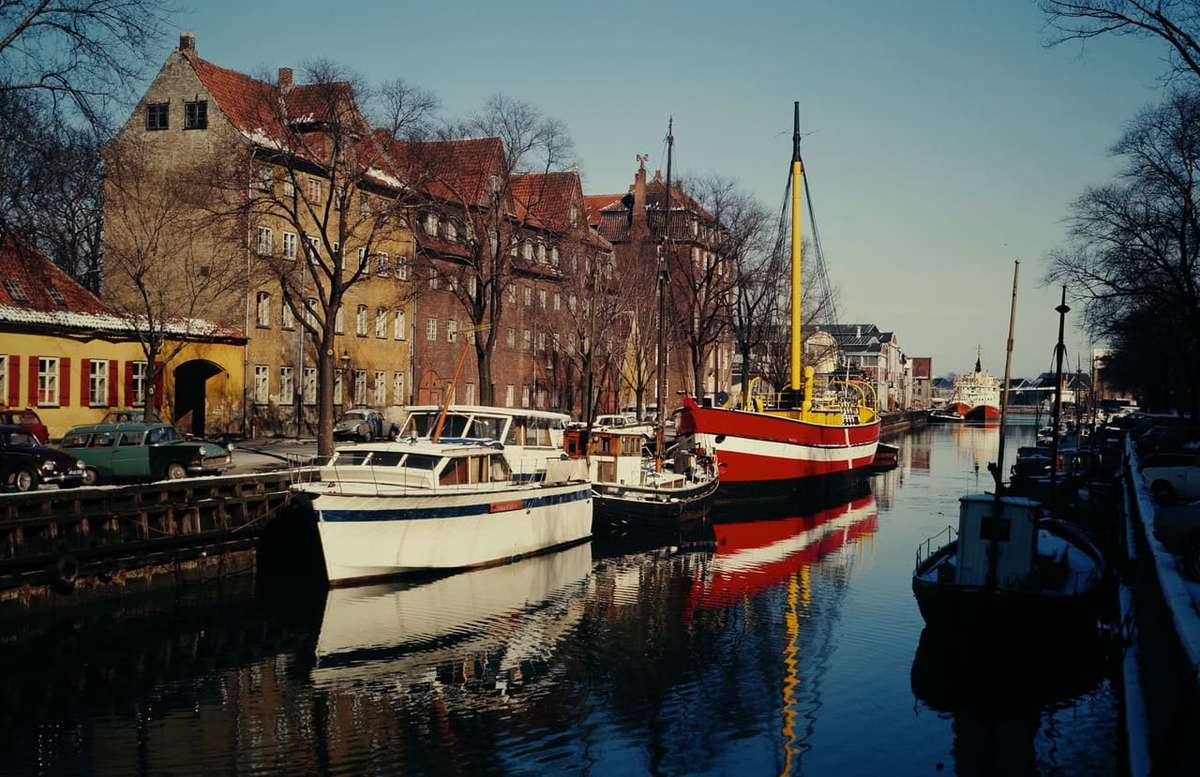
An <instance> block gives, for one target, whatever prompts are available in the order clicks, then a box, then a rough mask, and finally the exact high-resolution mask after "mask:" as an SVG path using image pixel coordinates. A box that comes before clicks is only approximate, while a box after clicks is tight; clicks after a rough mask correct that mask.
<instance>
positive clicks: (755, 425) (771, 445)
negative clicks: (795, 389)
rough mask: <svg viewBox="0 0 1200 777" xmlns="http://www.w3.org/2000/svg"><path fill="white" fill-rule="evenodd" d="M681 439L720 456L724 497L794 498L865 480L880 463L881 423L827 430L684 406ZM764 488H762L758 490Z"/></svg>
mask: <svg viewBox="0 0 1200 777" xmlns="http://www.w3.org/2000/svg"><path fill="white" fill-rule="evenodd" d="M676 429H677V430H678V432H679V435H680V436H681V438H682V436H683V435H691V436H692V437H693V438H694V444H695V445H696V446H698V447H700V448H703V449H706V450H710V451H715V452H716V458H717V467H718V471H719V477H720V481H721V485H720V492H719V493H720V496H721V497H726V496H732V495H742V496H749V497H751V498H765V497H768V496H778V495H783V496H794V495H796V492H797V491H814V490H815V491H817V492H821V491H825V490H827V489H828V488H830V487H836V486H838V485H839V484H842V483H845V482H848V481H850V480H853V479H854V478H855V477H857V476H861V475H862V473H863V472H865V470H866V468H867V467H869V466H870V464H871V462H873V461H874V460H875V450H876V447H877V446H878V444H879V422H878V421H874V422H872V423H869V424H857V425H849V426H826V425H822V424H815V423H811V422H807V421H799V420H796V419H792V418H787V417H784V416H775V415H770V414H766V413H752V412H747V411H744V410H726V409H724V408H708V407H700V406H699V405H697V404H696V403H695V401H694V400H692V399H690V398H687V399H685V400H684V409H683V412H682V413H681V414H680V416H679V419H678V420H677V421H676ZM760 486H762V487H763V488H759V487H760Z"/></svg>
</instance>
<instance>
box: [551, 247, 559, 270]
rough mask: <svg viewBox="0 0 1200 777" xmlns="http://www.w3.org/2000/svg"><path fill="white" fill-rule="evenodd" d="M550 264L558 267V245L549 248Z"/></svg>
mask: <svg viewBox="0 0 1200 777" xmlns="http://www.w3.org/2000/svg"><path fill="white" fill-rule="evenodd" d="M550 264H552V265H554V266H555V267H558V246H552V247H551V248H550Z"/></svg>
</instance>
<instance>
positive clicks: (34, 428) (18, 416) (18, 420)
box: [0, 408, 50, 445]
mask: <svg viewBox="0 0 1200 777" xmlns="http://www.w3.org/2000/svg"><path fill="white" fill-rule="evenodd" d="M0 424H3V425H6V426H19V427H21V428H22V429H24V430H25V431H27V432H29V433H30V434H32V435H33V436H34V437H36V438H37V439H38V442H40V443H41V444H42V445H45V444H46V443H48V442H50V430H48V429H47V428H46V425H45V424H44V423H42V419H40V418H38V414H37V413H36V412H34V411H33V410H30V409H29V408H26V409H24V410H17V409H16V408H7V409H4V410H0Z"/></svg>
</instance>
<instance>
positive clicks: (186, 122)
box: [183, 100, 208, 129]
mask: <svg viewBox="0 0 1200 777" xmlns="http://www.w3.org/2000/svg"><path fill="white" fill-rule="evenodd" d="M183 128H184V129H207V128H208V100H197V101H196V102H193V103H184V104H183Z"/></svg>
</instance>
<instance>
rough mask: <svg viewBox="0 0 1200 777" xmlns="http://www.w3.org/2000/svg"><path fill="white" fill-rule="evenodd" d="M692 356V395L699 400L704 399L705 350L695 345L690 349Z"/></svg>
mask: <svg viewBox="0 0 1200 777" xmlns="http://www.w3.org/2000/svg"><path fill="white" fill-rule="evenodd" d="M688 350H689V351H690V353H691V356H692V394H694V395H695V397H696V398H697V399H703V398H704V353H703V351H704V349H702V348H699V347H698V346H696V345H695V344H694V343H693V344H692V345H691V346H690V348H689V349H688Z"/></svg>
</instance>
